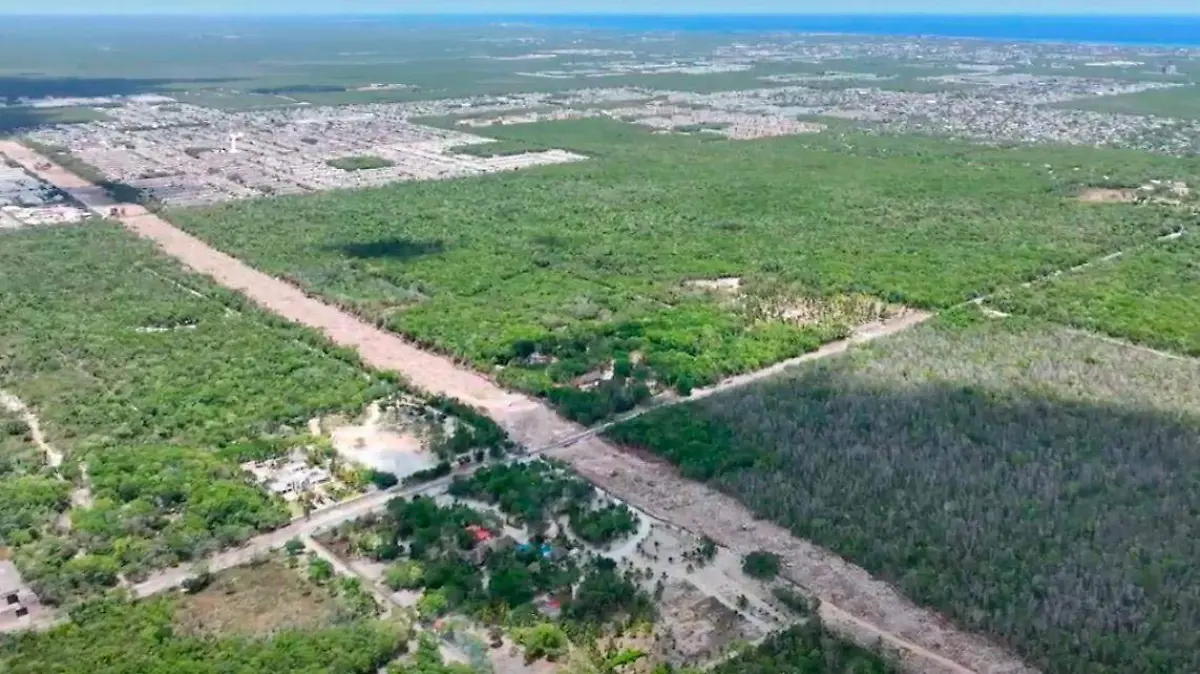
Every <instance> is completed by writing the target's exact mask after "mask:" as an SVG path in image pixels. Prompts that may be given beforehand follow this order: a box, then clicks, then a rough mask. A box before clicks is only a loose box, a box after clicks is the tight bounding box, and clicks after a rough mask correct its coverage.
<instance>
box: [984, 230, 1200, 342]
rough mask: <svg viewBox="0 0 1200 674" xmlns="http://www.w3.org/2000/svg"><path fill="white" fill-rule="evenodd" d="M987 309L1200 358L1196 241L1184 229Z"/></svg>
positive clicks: (1005, 296)
mask: <svg viewBox="0 0 1200 674" xmlns="http://www.w3.org/2000/svg"><path fill="white" fill-rule="evenodd" d="M992 304H993V305H995V306H996V307H997V308H998V309H1001V310H1003V311H1010V312H1020V313H1028V314H1033V315H1036V316H1042V317H1045V318H1049V319H1051V320H1053V321H1055V322H1058V323H1064V324H1067V325H1074V326H1076V327H1079V328H1083V329H1086V330H1093V331H1096V332H1101V333H1104V334H1108V335H1113V336H1115V337H1120V338H1122V339H1127V340H1129V341H1132V342H1136V343H1138V344H1144V345H1146V346H1150V347H1154V348H1158V349H1166V350H1169V351H1174V352H1177V353H1181V354H1185V355H1189V356H1200V237H1198V236H1197V235H1196V233H1195V232H1193V231H1189V232H1188V233H1187V234H1186V235H1184V236H1182V237H1180V238H1179V239H1176V240H1173V241H1162V242H1156V243H1154V244H1151V245H1149V246H1146V247H1145V248H1141V249H1139V250H1136V251H1133V252H1131V253H1128V254H1126V255H1123V256H1121V257H1120V258H1117V259H1115V260H1112V261H1109V262H1106V263H1102V264H1097V265H1094V266H1092V267H1089V268H1087V269H1085V270H1082V271H1080V272H1077V273H1074V274H1070V275H1067V276H1064V277H1060V278H1056V279H1052V280H1049V281H1046V282H1044V283H1038V284H1036V285H1034V286H1033V287H1030V288H1017V289H1013V290H1010V291H1006V292H1004V293H1002V294H1001V295H999V296H997V297H996V298H995V300H993V301H992Z"/></svg>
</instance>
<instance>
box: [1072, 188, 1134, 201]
mask: <svg viewBox="0 0 1200 674" xmlns="http://www.w3.org/2000/svg"><path fill="white" fill-rule="evenodd" d="M1137 196H1138V195H1137V190H1134V189H1122V188H1111V187H1087V188H1084V189H1083V190H1081V191H1080V192H1079V196H1078V197H1077V198H1078V199H1079V201H1083V202H1086V203H1091V204H1132V203H1134V202H1135V201H1137Z"/></svg>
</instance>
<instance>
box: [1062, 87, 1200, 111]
mask: <svg viewBox="0 0 1200 674" xmlns="http://www.w3.org/2000/svg"><path fill="white" fill-rule="evenodd" d="M1058 107H1061V108H1071V109H1075V110H1094V111H1096V112H1111V113H1116V114H1120V115H1154V116H1156V117H1174V118H1177V119H1200V85H1198V84H1191V85H1188V86H1183V87H1174V88H1171V89H1156V90H1151V91H1143V92H1140V93H1136V94H1123V95H1120V96H1100V97H1097V98H1083V99H1079V100H1074V101H1069V102H1067V103H1062V104H1059V106H1058Z"/></svg>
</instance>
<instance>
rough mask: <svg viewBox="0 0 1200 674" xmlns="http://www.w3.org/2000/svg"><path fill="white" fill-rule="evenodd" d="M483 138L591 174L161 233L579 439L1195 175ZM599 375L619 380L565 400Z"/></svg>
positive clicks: (587, 127) (835, 151)
mask: <svg viewBox="0 0 1200 674" xmlns="http://www.w3.org/2000/svg"><path fill="white" fill-rule="evenodd" d="M487 133H489V134H491V135H494V136H496V137H497V138H499V139H501V140H502V141H503V143H504V145H503V146H502V147H513V148H519V147H526V148H539V147H543V148H544V147H563V148H567V149H571V150H575V151H578V152H582V153H584V154H587V155H589V156H590V157H592V158H593V159H592V160H591V161H586V162H580V163H576V164H572V165H566V166H557V167H546V168H541V169H537V170H530V171H522V172H516V173H511V174H503V175H491V176H485V177H480V178H474V179H467V180H457V181H446V182H442V181H437V182H428V183H415V184H414V183H410V184H401V185H392V186H388V187H383V188H379V189H372V190H363V191H357V192H353V193H351V192H336V193H329V194H319V195H310V196H303V197H285V198H276V199H266V200H256V201H247V202H237V203H229V204H224V205H218V206H213V207H210V208H205V209H194V210H180V211H176V212H172V213H171V218H172V219H173V220H174V221H175V222H177V223H179V224H180V225H181V226H183V227H184V228H186V229H187V230H189V231H191V232H192V233H195V234H197V235H199V236H201V237H202V238H205V239H206V240H208V241H210V242H212V243H213V244H215V245H216V246H217V247H219V248H221V249H223V250H226V251H229V252H231V253H234V254H235V255H237V256H239V257H241V258H242V259H245V260H246V261H248V262H249V263H251V264H253V265H254V266H256V267H258V268H260V269H263V270H265V271H267V272H269V273H272V274H275V275H278V276H281V277H283V278H287V279H289V280H291V281H293V282H295V283H297V284H298V285H300V286H302V287H304V288H306V289H308V290H311V291H314V292H316V293H319V294H321V295H323V296H325V297H327V298H328V299H330V300H332V301H334V302H337V303H339V304H341V305H342V306H345V307H348V308H350V309H352V310H354V311H356V312H358V313H360V314H362V315H364V316H367V317H369V318H371V319H372V320H375V321H376V322H378V323H379V324H381V325H386V326H387V327H389V328H391V329H393V330H396V331H398V332H400V333H403V334H405V335H407V336H409V337H411V338H412V339H414V340H415V341H416V342H418V343H420V344H422V345H424V346H429V347H434V348H437V349H439V350H442V351H445V352H448V353H452V354H454V355H455V356H457V357H460V358H462V359H465V360H467V361H469V362H471V363H472V364H474V365H475V366H477V367H480V368H483V369H487V370H492V369H493V368H495V367H497V366H504V369H503V370H502V371H499V372H498V376H499V377H500V379H501V380H502V381H503V382H504V383H506V384H508V385H512V386H516V387H519V388H522V389H525V390H529V391H533V392H536V393H539V394H543V395H547V396H549V397H551V399H553V400H554V401H555V402H556V403H558V404H559V405H560V407H562V408H563V409H564V410H565V411H567V413H568V414H570V415H571V416H572V417H574V418H576V419H579V420H581V421H584V422H588V421H592V420H594V419H596V418H601V417H603V416H607V415H609V414H611V413H612V412H615V411H620V410H622V409H627V408H629V407H631V406H632V405H633V404H636V402H637V401H638V400H640V399H643V398H644V396H645V390H644V389H645V386H646V384H647V382H652V383H654V384H655V385H657V386H674V387H676V388H679V389H681V390H685V391H686V390H687V389H689V388H691V387H692V386H696V385H702V384H706V383H710V382H712V381H714V380H715V379H718V378H720V377H721V376H724V375H728V374H732V373H736V372H741V371H745V370H751V369H755V368H759V367H762V366H763V365H765V364H768V363H771V362H774V361H778V360H781V359H784V358H788V357H791V356H795V355H798V354H800V353H804V352H805V351H808V350H810V349H812V348H815V346H816V345H818V344H820V343H821V342H823V341H826V340H829V339H834V338H836V337H839V336H841V335H843V334H845V330H846V329H847V327H848V324H849V323H853V322H854V321H853V320H852V318H854V317H852V316H847V315H839V314H838V312H834V311H816V312H813V313H814V315H804V314H801V315H804V317H803V318H795V316H796V315H797V313H796V312H795V311H794V310H795V309H796V308H797V307H798V306H800V307H803V306H805V305H806V304H812V305H817V306H820V305H821V304H822V303H823V302H828V301H829V300H830V298H836V297H839V296H843V295H846V294H848V293H864V294H866V295H868V296H873V297H876V298H879V299H880V300H888V301H894V302H901V303H906V304H910V305H917V306H925V307H945V306H949V305H953V304H955V303H958V302H961V301H963V300H966V299H968V298H971V297H973V296H976V295H979V294H981V293H985V292H988V291H991V290H993V289H995V288H996V287H998V286H1003V285H1007V284H1012V283H1015V282H1018V281H1023V280H1026V279H1029V278H1032V277H1036V276H1038V275H1041V274H1044V273H1047V272H1050V271H1052V270H1056V269H1062V268H1066V267H1069V266H1072V265H1074V264H1077V263H1079V262H1082V261H1085V260H1088V259H1093V258H1095V257H1098V256H1101V255H1104V254H1107V253H1110V252H1112V251H1114V250H1119V249H1121V248H1124V247H1126V246H1128V245H1130V244H1131V243H1134V242H1141V241H1146V240H1149V239H1150V238H1152V237H1153V236H1155V235H1158V234H1161V233H1163V232H1164V231H1168V230H1171V229H1175V228H1177V227H1178V226H1179V223H1180V222H1181V221H1182V219H1183V218H1184V217H1185V216H1184V215H1183V214H1182V213H1180V212H1177V211H1174V210H1171V209H1166V208H1159V207H1139V206H1135V205H1133V204H1110V205H1104V206H1102V207H1096V206H1095V205H1093V204H1083V203H1079V202H1078V200H1076V199H1075V198H1074V195H1075V194H1076V192H1077V190H1078V188H1079V187H1081V186H1083V185H1088V184H1100V183H1103V184H1109V183H1119V184H1123V185H1124V184H1133V185H1136V184H1140V182H1142V181H1145V180H1146V179H1149V178H1163V179H1175V178H1178V179H1184V180H1189V181H1192V182H1195V176H1200V163H1198V162H1196V161H1191V160H1175V159H1168V158H1162V157H1152V156H1148V155H1139V154H1135V153H1128V152H1116V151H1099V150H1092V149H1078V148H1076V149H1063V148H1053V149H1047V148H1007V149H1002V148H984V147H977V146H971V145H964V144H955V143H949V142H943V141H937V140H930V139H919V138H879V137H867V136H855V135H843V134H838V133H830V134H818V135H812V136H803V137H794V138H781V139H772V140H771V142H769V143H768V142H731V141H726V140H722V139H706V138H700V137H691V136H661V135H653V134H650V133H649V132H647V131H645V130H642V129H639V128H637V127H634V126H633V125H628V124H622V123H619V122H616V121H607V120H583V121H573V122H557V123H545V124H532V125H513V126H505V127H494V128H490V129H488V131H487ZM1074 169H1080V170H1078V171H1076V170H1074ZM720 277H738V278H740V279H741V280H742V284H741V287H740V288H739V289H738V291H737V293H736V296H734V297H729V296H725V295H722V294H721V293H713V292H700V291H698V290H697V288H696V287H695V286H694V285H689V284H688V282H689V281H696V280H705V279H715V278H720ZM763 304H767V305H770V308H771V309H773V311H767V312H759V311H754V310H753V309H754V308H755V307H758V308H761V307H762V305H763ZM789 315H790V316H792V317H793V318H786V317H785V316H789ZM858 318H861V316H860V317H858ZM619 364H625V365H626V367H625V370H626V371H625V373H624V376H623V377H619V378H614V379H613V380H610V381H608V382H605V383H602V384H600V385H598V386H597V388H596V389H593V390H589V391H583V390H580V388H583V387H581V386H579V385H578V382H577V381H576V378H577V377H580V376H581V375H585V374H587V373H589V372H596V371H602V370H604V369H605V368H609V367H613V368H614V369H615V367H616V366H617V365H619Z"/></svg>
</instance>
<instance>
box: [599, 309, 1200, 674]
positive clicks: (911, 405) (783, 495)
mask: <svg viewBox="0 0 1200 674" xmlns="http://www.w3.org/2000/svg"><path fill="white" fill-rule="evenodd" d="M1197 410H1200V362H1197V361H1187V362H1180V361H1175V360H1171V359H1168V358H1164V357H1160V356H1156V355H1153V354H1148V353H1146V352H1143V351H1138V350H1134V349H1130V348H1128V347H1122V346H1117V345H1113V344H1111V343H1108V342H1104V341H1101V340H1096V339H1089V338H1087V337H1082V336H1080V335H1078V334H1077V333H1074V332H1071V331H1068V330H1064V329H1062V328H1058V327H1054V326H1051V325H1048V324H1043V323H1037V322H1033V321H1030V320H1027V319H1021V318H1010V319H1003V320H998V319H997V320H991V319H984V318H980V317H979V316H978V314H976V313H975V312H974V311H967V310H956V311H954V312H950V313H949V314H947V315H944V316H943V317H942V318H939V319H937V321H935V323H934V324H930V325H926V326H922V327H919V328H916V329H914V330H911V331H909V332H906V333H904V334H902V335H900V336H897V337H893V338H890V339H888V340H885V341H882V342H877V343H875V344H873V345H871V346H867V347H863V348H861V349H857V350H855V351H852V352H851V353H850V354H849V355H847V356H844V357H838V358H833V359H829V360H825V361H821V362H820V363H814V364H811V365H808V366H802V367H797V368H795V369H792V370H789V371H788V372H787V373H786V374H785V375H783V376H781V377H778V378H775V379H771V380H767V381H764V382H762V383H760V384H755V385H753V386H751V387H748V388H744V389H739V390H736V391H731V392H729V393H727V394H722V395H718V396H714V397H712V398H709V399H706V400H704V401H702V402H699V403H696V404H691V405H687V406H680V407H675V408H669V409H664V410H660V411H656V412H651V413H649V414H647V415H645V416H643V417H641V418H639V419H638V420H636V421H632V422H628V423H626V424H624V425H621V426H618V427H616V428H615V429H613V430H612V431H611V432H610V436H611V437H612V438H613V439H615V440H617V441H619V442H622V443H624V444H627V445H631V446H635V447H640V448H643V449H647V450H650V451H653V452H655V453H657V454H659V455H661V456H663V457H665V458H668V459H670V460H671V461H673V462H674V463H677V464H678V465H679V466H680V468H681V469H682V470H683V472H684V473H685V474H686V475H688V476H690V477H692V478H695V479H700V480H706V481H709V482H711V483H712V484H713V485H714V486H716V487H718V488H720V489H722V490H723V491H726V492H728V493H730V494H732V495H734V496H736V497H738V498H739V499H741V500H742V501H744V502H745V503H746V504H747V505H748V506H749V507H750V508H752V509H753V510H754V511H755V512H756V513H758V514H759V515H761V516H762V517H764V518H768V519H770V520H773V521H776V522H779V523H780V524H783V525H785V526H787V527H789V528H790V529H791V530H792V531H793V532H794V533H795V534H796V535H797V536H800V537H802V538H806V539H808V540H812V541H814V542H815V543H817V544H819V545H822V546H824V547H826V548H828V549H830V550H833V551H834V552H836V553H838V554H839V555H842V556H844V557H846V558H847V559H850V560H852V561H853V562H855V563H857V564H859V565H861V566H862V567H864V568H865V569H867V570H868V571H869V572H871V573H872V574H873V575H875V576H877V577H879V578H882V579H884V580H886V581H888V582H890V583H892V584H894V585H895V586H896V587H898V588H899V589H900V590H901V591H902V592H904V593H905V594H906V595H907V596H909V597H911V598H912V599H914V600H916V601H918V602H920V603H922V604H925V605H928V606H931V607H933V608H935V609H937V610H938V611H940V612H942V613H944V614H945V615H947V616H949V617H950V618H951V619H952V620H954V622H955V623H957V624H959V625H960V626H962V627H964V628H967V629H969V630H974V631H980V632H985V633H990V634H992V635H995V636H996V637H997V638H999V639H1000V640H1002V641H1003V642H1004V643H1006V644H1008V645H1009V646H1011V647H1012V648H1013V649H1014V650H1016V651H1017V652H1018V653H1020V654H1021V655H1022V656H1024V657H1025V658H1026V659H1027V661H1028V662H1029V663H1030V664H1032V665H1035V666H1037V667H1039V668H1041V669H1042V671H1047V672H1063V673H1071V674H1075V673H1078V674H1083V673H1085V672H1086V673H1089V674H1109V673H1113V674H1115V673H1117V672H1121V673H1122V674H1139V673H1143V672H1145V673H1150V672H1185V671H1197V669H1198V668H1200V659H1198V658H1200V594H1197V591H1196V589H1197V588H1198V587H1200V577H1197V572H1196V569H1195V565H1194V564H1193V563H1192V560H1195V559H1196V558H1197V555H1200V538H1197V537H1196V536H1195V535H1194V533H1193V532H1192V531H1191V530H1190V529H1189V524H1188V523H1189V522H1191V521H1193V520H1194V519H1195V516H1196V514H1197V513H1200V453H1198V452H1197V448H1200V412H1198V411H1197Z"/></svg>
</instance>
